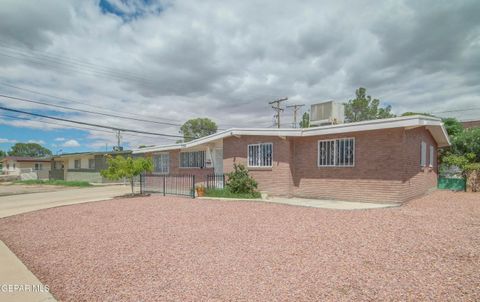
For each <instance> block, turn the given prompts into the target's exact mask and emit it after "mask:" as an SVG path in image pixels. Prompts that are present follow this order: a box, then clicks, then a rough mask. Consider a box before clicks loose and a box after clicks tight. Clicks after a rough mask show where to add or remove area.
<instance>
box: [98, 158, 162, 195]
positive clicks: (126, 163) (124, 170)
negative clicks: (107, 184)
mask: <svg viewBox="0 0 480 302" xmlns="http://www.w3.org/2000/svg"><path fill="white" fill-rule="evenodd" d="M107 165H108V168H107V169H105V170H102V171H100V174H101V175H102V176H103V177H105V178H108V179H111V180H119V179H122V178H126V179H128V180H129V181H130V185H131V187H132V195H133V194H134V190H133V187H134V186H133V184H134V182H133V180H134V178H135V176H138V175H140V174H142V173H143V172H152V171H153V163H152V160H151V159H146V158H142V157H139V158H136V159H132V158H131V157H130V156H129V157H127V158H125V157H123V156H121V155H117V156H116V157H112V156H111V155H107Z"/></svg>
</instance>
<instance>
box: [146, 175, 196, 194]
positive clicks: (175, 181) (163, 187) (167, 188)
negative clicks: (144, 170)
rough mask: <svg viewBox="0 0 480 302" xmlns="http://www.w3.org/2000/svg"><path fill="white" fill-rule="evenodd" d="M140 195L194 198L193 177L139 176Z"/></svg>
mask: <svg viewBox="0 0 480 302" xmlns="http://www.w3.org/2000/svg"><path fill="white" fill-rule="evenodd" d="M140 192H141V193H160V194H163V195H164V196H165V195H167V194H168V195H182V196H189V197H192V198H195V175H156V174H143V175H140Z"/></svg>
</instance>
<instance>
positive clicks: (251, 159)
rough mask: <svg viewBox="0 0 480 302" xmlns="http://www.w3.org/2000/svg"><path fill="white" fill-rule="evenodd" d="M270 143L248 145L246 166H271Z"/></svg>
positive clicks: (271, 146)
mask: <svg viewBox="0 0 480 302" xmlns="http://www.w3.org/2000/svg"><path fill="white" fill-rule="evenodd" d="M272 151H273V144H272V143H262V144H252V145H248V166H249V167H271V166H272V157H273V156H272Z"/></svg>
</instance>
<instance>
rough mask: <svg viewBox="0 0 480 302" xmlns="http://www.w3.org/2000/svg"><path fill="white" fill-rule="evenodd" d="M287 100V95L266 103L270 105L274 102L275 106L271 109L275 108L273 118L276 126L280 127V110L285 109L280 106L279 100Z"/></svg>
mask: <svg viewBox="0 0 480 302" xmlns="http://www.w3.org/2000/svg"><path fill="white" fill-rule="evenodd" d="M287 100H288V97H284V98H281V99H278V100H275V101H271V102H269V103H268V104H270V105H273V104H276V105H275V106H272V108H273V110H275V112H276V113H275V115H274V117H275V119H276V120H277V122H276V123H277V128H280V112H283V111H284V110H285V109H284V108H282V107H280V103H281V102H285V101H287Z"/></svg>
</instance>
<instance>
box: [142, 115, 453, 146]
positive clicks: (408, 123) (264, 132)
mask: <svg viewBox="0 0 480 302" xmlns="http://www.w3.org/2000/svg"><path fill="white" fill-rule="evenodd" d="M413 126H437V127H441V129H442V133H443V138H441V137H435V139H436V140H437V142H438V144H439V146H448V145H450V141H449V140H448V135H447V132H446V131H445V128H444V127H443V123H442V121H441V120H440V119H438V118H434V117H428V116H422V115H412V116H405V117H394V118H388V119H379V120H370V121H363V122H355V123H347V124H339V125H329V126H320V127H313V128H303V129H290V128H285V129H283V128H280V129H278V128H271V129H270V128H232V129H228V130H225V131H222V132H218V133H215V134H211V135H208V136H205V137H202V138H199V139H196V140H193V141H191V142H188V143H184V144H175V145H164V146H157V147H149V148H142V149H137V150H133V152H132V153H133V154H138V153H147V152H156V151H167V150H175V149H184V148H191V147H194V146H198V145H202V144H205V143H210V142H213V141H216V140H219V139H223V138H225V137H230V136H242V135H249V136H250V135H258V136H279V137H288V136H293V137H300V136H314V135H328V134H338V133H349V132H359V131H370V130H379V129H389V128H405V127H413Z"/></svg>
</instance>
